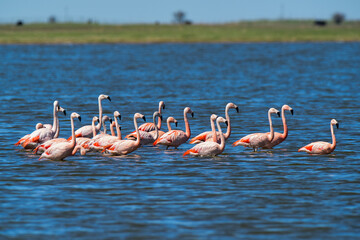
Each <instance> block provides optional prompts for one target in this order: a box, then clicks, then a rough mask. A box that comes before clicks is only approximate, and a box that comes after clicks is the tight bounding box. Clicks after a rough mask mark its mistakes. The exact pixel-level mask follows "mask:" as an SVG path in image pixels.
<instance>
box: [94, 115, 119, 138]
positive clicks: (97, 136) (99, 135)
mask: <svg viewBox="0 0 360 240" xmlns="http://www.w3.org/2000/svg"><path fill="white" fill-rule="evenodd" d="M102 119H103V120H102V122H103V127H104V131H100V132H97V131H96V126H95V135H94V134H93V135H92V136H93V137H92V140H97V139H99V138H102V137H104V136H110V135H109V134H107V133H106V126H105V122H106V121H109V122H110V131H111V125H112V123H113V121H112V119H111V118H110V117H109V116H107V115H104V116H103V118H102ZM98 125H99V124H98ZM93 131H94V130H93ZM97 133H99V134H97ZM112 133H113V131H111V136H113V135H112ZM96 134H97V135H96ZM114 135H115V134H114Z"/></svg>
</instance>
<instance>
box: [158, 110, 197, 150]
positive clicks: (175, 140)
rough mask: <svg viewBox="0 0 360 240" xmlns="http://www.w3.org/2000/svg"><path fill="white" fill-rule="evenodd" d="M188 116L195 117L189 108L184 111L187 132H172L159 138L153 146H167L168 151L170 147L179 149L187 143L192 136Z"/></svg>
mask: <svg viewBox="0 0 360 240" xmlns="http://www.w3.org/2000/svg"><path fill="white" fill-rule="evenodd" d="M187 114H191V116H192V117H194V112H193V111H192V110H191V109H190V108H189V107H186V108H185V109H184V121H185V128H186V132H184V131H182V130H171V131H169V132H167V133H165V134H164V135H162V136H161V137H160V138H158V139H157V140H156V141H155V142H154V143H153V145H154V146H155V145H157V144H160V145H165V146H166V149H168V148H169V147H175V148H177V147H178V146H180V145H181V144H183V143H185V142H186V141H187V140H188V139H189V138H190V136H191V131H190V125H189V121H188V119H187Z"/></svg>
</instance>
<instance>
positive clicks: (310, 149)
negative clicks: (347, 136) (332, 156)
mask: <svg viewBox="0 0 360 240" xmlns="http://www.w3.org/2000/svg"><path fill="white" fill-rule="evenodd" d="M334 125H336V127H337V128H339V123H338V122H337V121H336V120H335V119H332V120H331V121H330V131H331V138H332V143H328V142H312V143H310V144H308V145H306V146H304V147H302V148H300V149H299V152H307V153H310V154H329V153H332V152H333V151H334V150H335V148H336V138H335V134H334Z"/></svg>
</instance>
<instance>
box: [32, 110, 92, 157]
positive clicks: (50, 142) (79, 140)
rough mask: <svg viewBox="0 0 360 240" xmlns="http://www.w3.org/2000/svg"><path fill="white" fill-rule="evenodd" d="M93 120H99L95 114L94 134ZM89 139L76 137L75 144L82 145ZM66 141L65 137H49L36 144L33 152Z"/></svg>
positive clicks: (41, 150) (35, 152) (42, 150)
mask: <svg viewBox="0 0 360 240" xmlns="http://www.w3.org/2000/svg"><path fill="white" fill-rule="evenodd" d="M95 122H99V118H98V117H96V116H95V117H93V120H92V127H93V134H96V132H95ZM89 140H91V139H90V138H84V137H78V138H76V145H80V146H83V145H85V144H87V143H88V142H89ZM66 141H68V140H67V139H66V138H53V139H50V140H48V141H46V142H44V143H43V144H40V145H38V146H37V147H36V148H35V149H34V154H37V152H44V151H46V149H48V148H49V147H51V145H53V144H56V143H60V142H66Z"/></svg>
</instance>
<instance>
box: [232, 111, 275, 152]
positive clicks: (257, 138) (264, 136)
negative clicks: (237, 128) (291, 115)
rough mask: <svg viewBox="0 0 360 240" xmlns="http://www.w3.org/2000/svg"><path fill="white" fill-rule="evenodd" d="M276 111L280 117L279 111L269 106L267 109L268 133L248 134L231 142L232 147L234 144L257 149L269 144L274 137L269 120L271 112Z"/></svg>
mask: <svg viewBox="0 0 360 240" xmlns="http://www.w3.org/2000/svg"><path fill="white" fill-rule="evenodd" d="M272 113H276V114H277V115H278V116H279V117H280V112H279V111H278V110H277V109H275V108H270V109H269V111H268V118H269V125H270V133H268V132H267V133H253V134H249V135H247V136H245V137H243V138H241V139H239V140H238V141H236V142H234V143H233V147H235V146H239V145H241V146H244V147H251V148H253V149H254V151H257V150H258V149H259V148H262V147H263V146H265V145H267V144H269V143H270V142H271V141H272V140H273V138H274V129H273V126H272V121H271V114H272Z"/></svg>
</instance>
